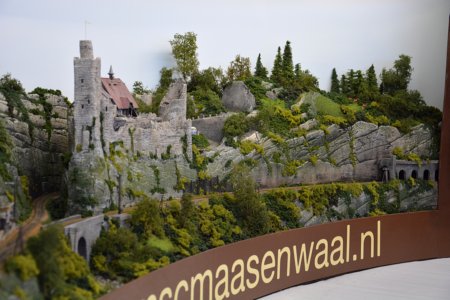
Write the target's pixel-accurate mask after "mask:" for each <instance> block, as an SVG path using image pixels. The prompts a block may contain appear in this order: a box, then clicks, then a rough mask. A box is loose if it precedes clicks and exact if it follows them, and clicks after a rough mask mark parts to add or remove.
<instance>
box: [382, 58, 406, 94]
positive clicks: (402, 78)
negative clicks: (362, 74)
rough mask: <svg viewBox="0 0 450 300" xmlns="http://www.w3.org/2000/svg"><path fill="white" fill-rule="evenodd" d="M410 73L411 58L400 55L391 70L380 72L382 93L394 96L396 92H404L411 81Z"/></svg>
mask: <svg viewBox="0 0 450 300" xmlns="http://www.w3.org/2000/svg"><path fill="white" fill-rule="evenodd" d="M412 71H413V68H412V67H411V57H410V56H408V55H404V54H401V55H400V56H399V58H398V59H397V60H396V61H395V62H394V68H393V69H389V70H386V69H383V71H382V72H381V90H382V92H383V93H387V94H390V95H394V94H395V93H396V92H397V91H406V90H407V89H408V84H409V82H410V80H411V75H412Z"/></svg>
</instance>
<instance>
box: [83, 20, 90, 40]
mask: <svg viewBox="0 0 450 300" xmlns="http://www.w3.org/2000/svg"><path fill="white" fill-rule="evenodd" d="M88 24H91V23H90V22H88V21H86V20H84V39H85V40H87V26H88Z"/></svg>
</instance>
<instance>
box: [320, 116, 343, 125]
mask: <svg viewBox="0 0 450 300" xmlns="http://www.w3.org/2000/svg"><path fill="white" fill-rule="evenodd" d="M321 121H322V122H323V123H325V124H327V125H331V124H336V125H339V126H346V125H347V124H348V123H347V119H345V118H343V117H335V116H331V115H324V116H323V117H322V118H321Z"/></svg>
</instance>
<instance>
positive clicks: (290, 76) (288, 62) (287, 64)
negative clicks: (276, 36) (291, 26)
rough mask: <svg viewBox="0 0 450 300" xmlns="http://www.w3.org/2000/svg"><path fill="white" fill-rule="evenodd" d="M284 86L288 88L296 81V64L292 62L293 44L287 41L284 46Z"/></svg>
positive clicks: (282, 64)
mask: <svg viewBox="0 0 450 300" xmlns="http://www.w3.org/2000/svg"><path fill="white" fill-rule="evenodd" d="M281 66H282V73H281V74H282V77H281V78H282V82H281V84H282V86H284V87H288V86H290V85H291V84H292V82H293V80H294V63H293V61H292V49H291V42H289V41H286V44H285V45H284V51H283V59H282V63H281Z"/></svg>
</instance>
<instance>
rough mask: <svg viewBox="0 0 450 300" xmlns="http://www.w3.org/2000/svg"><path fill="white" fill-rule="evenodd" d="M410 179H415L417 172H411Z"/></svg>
mask: <svg viewBox="0 0 450 300" xmlns="http://www.w3.org/2000/svg"><path fill="white" fill-rule="evenodd" d="M411 177H412V178H414V179H417V170H412V172H411Z"/></svg>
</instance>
